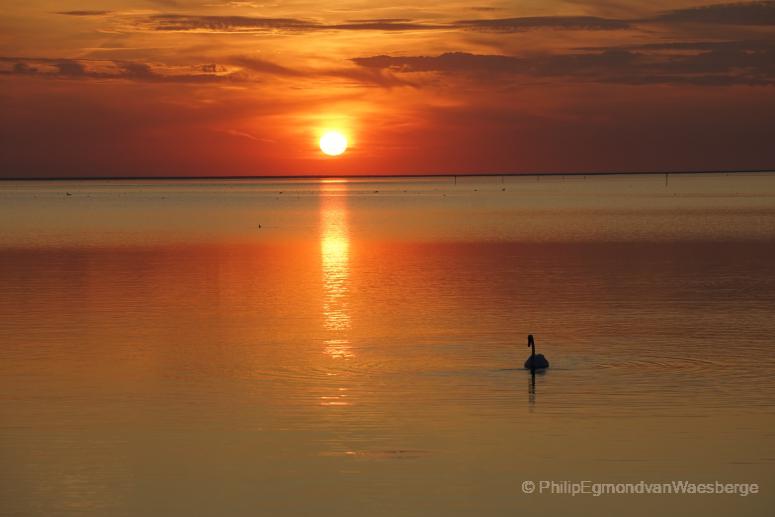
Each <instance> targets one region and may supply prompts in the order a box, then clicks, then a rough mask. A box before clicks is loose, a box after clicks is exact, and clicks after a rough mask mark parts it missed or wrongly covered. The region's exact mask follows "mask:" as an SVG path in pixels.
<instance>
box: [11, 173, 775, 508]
mask: <svg viewBox="0 0 775 517" xmlns="http://www.w3.org/2000/svg"><path fill="white" fill-rule="evenodd" d="M68 193H69V195H68ZM528 333H533V334H535V336H536V340H537V346H538V351H539V352H542V353H544V354H546V355H547V357H548V358H549V360H550V361H551V364H552V368H551V369H550V370H549V371H547V372H546V373H545V374H543V375H537V376H536V377H535V378H534V379H532V378H531V376H530V374H529V373H527V372H525V371H523V370H521V369H520V367H521V365H522V362H523V361H524V360H525V358H526V357H527V355H528V349H527V347H526V335H527V334H528ZM774 346H775V176H772V175H766V174H747V175H728V176H727V175H685V176H682V175H671V176H670V177H669V178H668V183H667V185H666V184H665V177H664V176H658V175H654V176H612V177H587V178H584V177H567V178H559V177H558V178H546V177H542V178H536V177H523V178H504V179H501V178H499V177H498V178H480V179H472V178H458V179H457V183H454V182H453V180H452V179H448V178H436V179H433V178H417V179H407V180H360V181H353V180H350V181H331V180H329V181H317V180H315V181H298V180H295V181H166V182H165V181H94V182H51V183H47V182H4V183H2V184H0V514H2V515H19V516H38V515H47V516H57V515H99V516H103V515H110V516H129V515H132V516H135V515H154V516H155V515H160V516H161V515H164V516H170V515H180V516H200V515H201V516H210V515H224V516H243V515H245V516H248V515H250V516H255V515H292V516H296V515H353V516H361V515H374V516H382V515H384V516H388V515H390V516H393V515H401V516H434V515H439V516H442V515H443V516H454V515H460V516H469V515H493V516H501V515H503V516H511V515H567V514H582V515H607V514H627V515H653V514H654V513H656V512H659V513H660V514H662V515H688V514H694V513H696V514H699V515H772V514H773V513H772V512H773V511H775V352H774V350H773V347H774ZM525 480H535V481H539V480H557V481H563V480H569V481H580V480H591V481H594V482H606V483H614V482H629V481H635V482H637V481H640V480H646V481H648V482H662V481H670V480H689V481H692V482H708V481H715V480H720V481H724V482H738V483H743V482H745V483H748V482H755V483H759V484H760V486H761V489H760V490H761V493H759V494H757V495H750V496H748V497H739V496H734V495H705V496H676V495H673V496H645V495H641V496H633V495H609V496H603V497H592V496H576V497H571V496H563V495H548V494H543V495H538V494H533V495H526V494H523V493H522V490H521V485H522V482H523V481H525Z"/></svg>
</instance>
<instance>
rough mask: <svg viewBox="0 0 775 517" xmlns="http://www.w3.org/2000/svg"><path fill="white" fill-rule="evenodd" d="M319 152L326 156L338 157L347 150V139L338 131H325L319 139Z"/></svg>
mask: <svg viewBox="0 0 775 517" xmlns="http://www.w3.org/2000/svg"><path fill="white" fill-rule="evenodd" d="M320 150H321V151H323V152H324V153H325V154H327V155H328V156H339V155H340V154H342V153H343V152H345V150H347V137H346V136H344V135H343V134H342V133H340V132H339V131H326V132H325V133H323V136H321V137H320Z"/></svg>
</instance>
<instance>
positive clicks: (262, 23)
mask: <svg viewBox="0 0 775 517" xmlns="http://www.w3.org/2000/svg"><path fill="white" fill-rule="evenodd" d="M139 25H140V27H141V28H145V29H149V30H154V31H172V32H174V31H184V32H186V31H204V32H254V31H272V30H286V31H299V30H312V29H315V28H318V27H319V25H318V24H316V23H314V22H309V21H305V20H298V19H294V18H257V17H252V16H198V15H186V14H155V15H152V16H149V17H147V18H145V19H144V20H142V21H141V23H140V24H139Z"/></svg>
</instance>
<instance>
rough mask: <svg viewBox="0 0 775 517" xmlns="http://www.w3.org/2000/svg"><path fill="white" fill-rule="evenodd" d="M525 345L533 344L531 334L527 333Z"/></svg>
mask: <svg viewBox="0 0 775 517" xmlns="http://www.w3.org/2000/svg"><path fill="white" fill-rule="evenodd" d="M527 346H535V341H534V340H533V334H528V335H527Z"/></svg>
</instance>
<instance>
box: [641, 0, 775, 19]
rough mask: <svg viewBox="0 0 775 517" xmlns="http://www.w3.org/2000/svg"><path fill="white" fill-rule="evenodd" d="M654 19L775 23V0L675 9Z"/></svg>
mask: <svg viewBox="0 0 775 517" xmlns="http://www.w3.org/2000/svg"><path fill="white" fill-rule="evenodd" d="M653 20H654V21H662V22H687V23H708V24H718V25H775V1H762V2H742V3H729V4H711V5H703V6H699V7H689V8H686V9H674V10H672V11H667V12H664V13H662V14H660V15H658V16H656V17H654V18H653Z"/></svg>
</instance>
